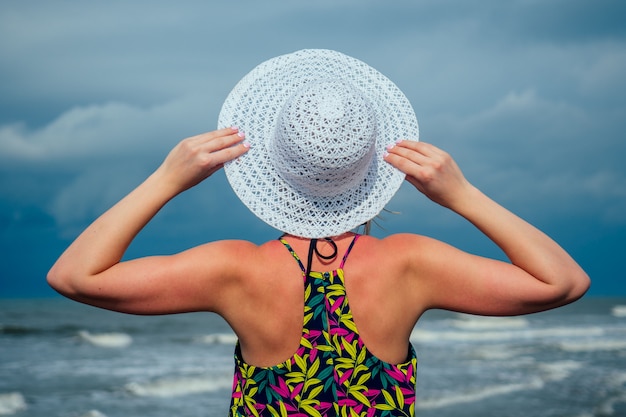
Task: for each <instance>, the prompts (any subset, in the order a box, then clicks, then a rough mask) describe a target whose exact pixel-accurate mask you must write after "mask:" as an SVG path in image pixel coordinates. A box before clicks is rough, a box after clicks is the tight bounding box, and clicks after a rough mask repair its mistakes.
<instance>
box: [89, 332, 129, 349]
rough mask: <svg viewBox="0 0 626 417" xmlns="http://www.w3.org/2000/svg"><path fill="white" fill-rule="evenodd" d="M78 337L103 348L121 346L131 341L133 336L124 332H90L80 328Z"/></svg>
mask: <svg viewBox="0 0 626 417" xmlns="http://www.w3.org/2000/svg"><path fill="white" fill-rule="evenodd" d="M78 337H80V338H81V339H82V340H84V341H86V342H88V343H90V344H92V345H94V346H98V347H105V348H123V347H126V346H128V345H130V344H131V343H132V342H133V338H132V337H131V336H130V335H128V334H126V333H90V332H88V331H86V330H81V331H79V332H78Z"/></svg>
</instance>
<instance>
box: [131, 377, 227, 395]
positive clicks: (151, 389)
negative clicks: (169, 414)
mask: <svg viewBox="0 0 626 417" xmlns="http://www.w3.org/2000/svg"><path fill="white" fill-rule="evenodd" d="M232 382H233V381H232V377H230V378H226V377H221V378H215V377H209V376H195V377H192V376H187V377H168V378H161V379H157V380H154V381H149V382H141V383H139V382H131V383H129V384H126V386H125V388H126V389H127V390H128V391H130V392H131V393H133V394H134V395H137V396H139V397H179V396H183V395H190V394H197V393H203V392H212V391H217V390H220V389H225V388H231V387H232Z"/></svg>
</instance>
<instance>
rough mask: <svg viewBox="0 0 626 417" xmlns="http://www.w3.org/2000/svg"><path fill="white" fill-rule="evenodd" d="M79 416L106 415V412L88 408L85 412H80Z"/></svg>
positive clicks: (102, 416)
mask: <svg viewBox="0 0 626 417" xmlns="http://www.w3.org/2000/svg"><path fill="white" fill-rule="evenodd" d="M80 417H107V416H106V414H102V413H101V412H100V411H98V410H89V411H87V412H86V413H85V414H81V415H80Z"/></svg>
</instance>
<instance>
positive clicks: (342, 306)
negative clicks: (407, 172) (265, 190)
mask: <svg viewBox="0 0 626 417" xmlns="http://www.w3.org/2000/svg"><path fill="white" fill-rule="evenodd" d="M358 237H359V235H355V237H354V239H353V241H352V243H351V244H350V247H349V248H348V250H347V251H346V254H345V255H344V257H343V260H342V261H341V265H340V266H339V269H337V270H334V271H332V272H323V273H322V272H309V271H308V270H307V269H305V268H304V265H303V264H302V262H301V261H300V258H299V257H298V255H297V254H296V253H295V252H294V251H293V249H292V248H291V246H289V244H288V243H287V242H286V241H285V240H284V239H280V241H281V242H282V243H283V244H284V245H285V247H286V248H287V249H288V250H289V252H291V254H292V255H293V257H294V258H295V259H296V261H297V262H298V263H299V265H300V268H301V269H302V275H303V277H304V323H303V326H302V339H301V341H300V347H299V348H298V350H297V351H296V353H295V354H294V355H293V356H292V357H291V358H290V359H288V360H287V361H286V362H283V363H281V364H278V365H276V366H271V367H256V366H252V365H249V364H247V363H245V362H244V361H243V359H242V357H241V351H240V349H239V345H237V348H236V349H235V362H236V366H235V377H234V383H233V394H232V400H231V408H230V416H281V417H282V416H298V417H305V416H318V417H319V416H324V417H326V416H328V417H330V416H345V417H348V416H350V417H352V416H367V417H372V416H381V417H384V416H413V415H414V413H415V370H416V366H417V358H416V355H415V350H414V349H413V346H411V345H409V352H408V359H407V361H406V362H404V363H401V364H398V365H392V364H389V363H386V362H384V361H382V360H380V359H378V358H377V357H376V356H374V355H372V354H371V353H370V352H369V350H368V349H367V348H366V347H365V345H364V344H363V341H362V340H361V337H360V336H359V333H358V331H357V328H356V326H355V324H354V321H353V320H352V312H351V311H350V306H349V305H348V298H347V296H346V289H345V286H344V273H343V265H344V263H345V262H346V259H347V257H348V255H349V253H350V250H351V249H352V247H353V246H354V244H355V242H356V241H357V239H358ZM330 242H332V241H330ZM315 244H316V242H315V241H312V242H311V248H310V250H309V261H308V265H311V259H312V254H313V249H314V248H313V246H314V245H315ZM332 244H333V246H334V242H332ZM335 248H336V246H335ZM315 250H316V251H317V249H315ZM318 254H319V253H318Z"/></svg>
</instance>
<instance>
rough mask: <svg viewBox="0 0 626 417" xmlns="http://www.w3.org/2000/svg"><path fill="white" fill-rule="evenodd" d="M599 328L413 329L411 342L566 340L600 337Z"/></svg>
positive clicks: (602, 331)
mask: <svg viewBox="0 0 626 417" xmlns="http://www.w3.org/2000/svg"><path fill="white" fill-rule="evenodd" d="M602 335H604V329H602V328H601V327H555V328H545V329H519V330H496V331H481V332H473V331H451V330H444V331H434V330H422V329H415V330H414V331H413V332H412V333H411V341H412V342H415V343H429V342H433V343H434V342H442V341H454V342H483V341H498V340H518V339H539V338H555V337H556V338H568V337H589V336H602Z"/></svg>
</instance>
